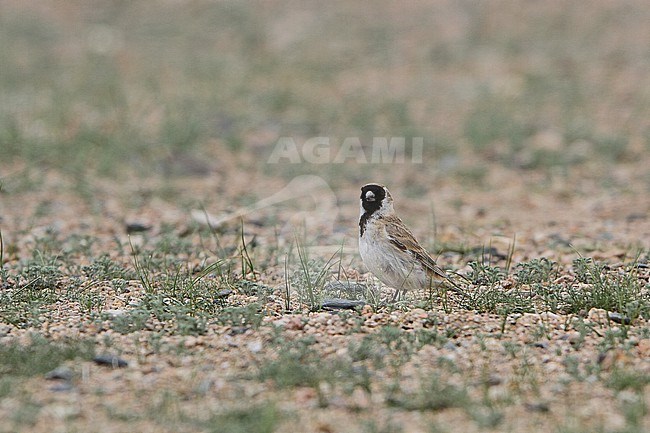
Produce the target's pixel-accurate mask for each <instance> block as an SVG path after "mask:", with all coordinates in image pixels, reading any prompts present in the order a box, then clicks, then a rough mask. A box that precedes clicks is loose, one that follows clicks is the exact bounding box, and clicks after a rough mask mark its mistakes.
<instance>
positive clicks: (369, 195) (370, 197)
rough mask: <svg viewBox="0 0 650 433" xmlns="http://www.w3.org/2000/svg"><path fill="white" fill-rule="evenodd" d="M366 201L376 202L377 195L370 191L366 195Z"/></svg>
mask: <svg viewBox="0 0 650 433" xmlns="http://www.w3.org/2000/svg"><path fill="white" fill-rule="evenodd" d="M366 200H367V201H375V193H374V192H372V191H368V192H367V193H366Z"/></svg>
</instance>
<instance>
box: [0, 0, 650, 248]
mask: <svg viewBox="0 0 650 433" xmlns="http://www.w3.org/2000/svg"><path fill="white" fill-rule="evenodd" d="M648 23H650V6H649V5H648V3H647V2H645V1H626V2H612V1H606V0H595V1H591V2H589V3H588V4H585V3H573V2H569V3H567V2H565V1H561V0H550V1H544V2H538V1H512V0H503V1H490V2H474V1H457V0H450V1H433V2H431V1H408V2H389V1H373V2H349V1H330V2H316V1H275V0H268V1H259V2H253V1H201V0H196V1H155V2H154V1H149V2H143V1H135V2H134V1H109V2H99V1H92V2H88V1H66V2H59V1H42V0H38V1H35V0H34V1H32V0H0V58H2V62H1V65H0V182H1V188H2V189H1V190H0V200H1V201H0V206H1V207H0V214H1V215H2V220H1V221H2V223H3V224H4V225H5V226H9V227H10V228H11V227H13V228H14V229H22V230H26V229H29V228H30V227H31V226H33V225H34V224H37V223H36V222H35V221H37V220H38V219H39V218H41V217H43V216H49V217H52V216H53V215H54V216H55V217H58V218H59V219H62V220H65V223H66V224H67V223H69V220H70V219H73V220H76V219H79V218H81V215H94V217H92V218H91V219H90V221H88V222H87V224H90V225H92V224H95V225H96V226H98V227H100V226H102V225H103V224H109V225H110V222H109V223H107V222H106V219H105V218H104V217H107V216H108V217H109V218H108V220H109V221H112V219H117V220H119V219H123V218H128V215H130V214H132V215H138V216H139V217H140V218H144V219H145V220H147V219H149V220H152V219H160V218H162V219H163V220H174V219H175V218H177V219H178V218H180V217H178V213H179V212H180V214H183V213H184V212H186V211H188V210H190V209H192V208H196V207H198V206H204V207H205V208H206V209H208V210H210V211H211V212H215V213H219V212H225V211H227V210H228V209H232V208H238V207H241V206H246V205H249V204H251V203H255V202H256V201H257V200H260V199H264V198H265V197H267V196H268V195H270V192H275V191H279V190H281V189H282V188H284V187H285V186H286V185H287V184H288V183H289V182H290V181H291V180H292V179H294V178H295V177H296V176H298V175H305V174H310V175H317V176H319V177H321V178H322V179H324V180H325V182H326V184H327V185H328V186H329V188H330V189H331V190H333V191H334V192H335V194H336V195H337V197H338V201H339V206H340V208H341V216H339V218H340V220H339V221H338V223H339V224H340V225H341V226H344V227H346V229H347V228H349V231H347V232H346V236H348V235H350V236H354V232H355V225H356V221H355V219H356V217H357V215H356V212H357V211H356V206H357V199H358V188H359V187H360V186H361V185H362V184H364V183H367V182H370V181H378V182H383V183H385V184H387V185H389V187H390V188H391V190H393V193H394V195H396V196H397V199H398V200H399V206H400V208H401V209H402V211H403V213H404V214H405V219H406V220H407V221H409V222H415V223H421V224H420V227H422V229H421V230H420V232H421V233H420V234H422V232H425V231H429V230H431V226H432V224H433V225H436V224H437V226H436V228H435V230H437V231H438V232H439V233H442V237H441V238H440V239H441V240H442V241H444V239H445V237H444V236H445V233H446V232H445V224H444V223H440V221H444V222H446V223H447V224H451V225H455V226H456V227H460V230H461V232H460V233H458V232H456V231H453V230H451V229H449V230H448V232H447V233H446V236H447V237H448V238H449V239H451V240H456V241H459V242H464V241H465V240H466V239H468V238H469V237H472V236H474V237H476V238H477V239H482V241H483V242H485V239H486V236H489V235H491V234H493V233H500V234H502V235H504V236H505V237H507V238H511V237H512V235H513V234H514V233H520V232H523V233H527V232H530V236H529V238H530V239H533V240H534V239H535V236H542V237H544V236H546V237H549V239H550V236H551V235H553V234H554V233H555V232H554V230H556V229H553V228H550V229H548V230H547V229H544V228H543V227H546V226H549V225H550V226H552V225H553V224H563V223H569V222H570V223H571V224H573V226H572V227H573V229H571V230H573V232H572V233H574V234H576V235H580V230H585V231H588V232H589V235H590V236H591V235H594V236H596V238H598V236H601V235H603V233H604V232H607V233H609V232H612V233H610V234H609V235H607V236H604V237H602V239H601V238H598V239H601V240H603V241H607V242H609V241H613V242H619V243H620V244H621V245H629V243H630V242H636V243H637V244H638V243H639V242H641V243H642V244H643V245H646V244H647V240H648V238H649V237H650V234H649V231H648V217H647V213H648V211H649V206H650V205H649V204H648V192H650V169H649V167H650V157H649V156H648V155H649V150H650V74H649V73H648V71H650V26H649V25H648ZM316 136H324V137H330V138H331V141H332V148H333V149H334V150H333V155H335V154H336V149H337V146H338V145H340V143H341V141H342V140H343V139H344V138H346V137H358V138H359V140H360V142H361V143H362V145H363V146H364V149H367V150H368V155H369V154H370V152H371V146H372V140H373V137H405V138H406V150H407V154H408V152H409V151H410V145H411V143H412V140H411V139H412V138H413V137H422V139H423V143H424V150H423V159H422V161H421V163H420V161H418V162H416V163H411V162H409V160H408V158H407V161H406V162H405V163H399V164H398V163H396V164H373V163H367V164H359V163H358V161H355V160H354V159H348V160H347V161H346V162H345V163H335V162H334V161H332V162H331V163H326V164H310V163H307V162H305V161H302V163H299V164H295V163H290V162H289V161H288V160H286V159H284V160H281V161H280V162H279V163H269V158H270V156H271V155H272V152H273V150H274V148H275V146H276V144H277V143H278V140H279V139H281V138H282V137H291V138H292V139H293V140H295V142H296V144H297V145H298V147H299V148H300V146H301V143H304V141H305V140H307V139H309V138H311V137H316ZM332 159H333V158H332ZM368 159H370V158H368ZM315 199H316V200H318V199H317V196H316V198H315ZM434 203H435V205H434ZM147 212H152V214H150V215H149V214H147ZM66 215H68V216H70V218H68V217H66ZM419 218H420V219H421V221H420V220H419ZM432 219H435V220H436V221H437V223H436V221H434V222H433V223H431V222H430V220H432ZM586 223H589V224H592V223H593V224H596V226H593V227H591V228H589V229H587V228H585V224H586ZM480 227H488V228H487V229H485V231H480V230H482V229H480ZM608 227H609V228H608ZM612 227H614V228H615V229H612ZM416 231H417V230H416ZM564 231H565V232H566V231H567V230H564ZM533 232H535V233H533ZM538 232H540V233H541V234H539V233H538ZM583 234H584V235H585V236H586V235H587V233H583ZM592 237H593V236H592ZM479 242H480V241H479ZM549 242H550V241H549ZM644 243H645V244H644ZM545 245H546V246H548V245H551V244H550V243H547V244H545ZM544 248H545V246H542V247H540V248H539V250H540V251H543V250H544Z"/></svg>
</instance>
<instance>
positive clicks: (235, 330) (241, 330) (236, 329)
mask: <svg viewBox="0 0 650 433" xmlns="http://www.w3.org/2000/svg"><path fill="white" fill-rule="evenodd" d="M249 329H250V328H249V327H248V326H233V327H232V328H230V331H228V334H229V335H240V334H245V333H246V331H248V330H249Z"/></svg>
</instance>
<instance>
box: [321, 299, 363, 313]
mask: <svg viewBox="0 0 650 433" xmlns="http://www.w3.org/2000/svg"><path fill="white" fill-rule="evenodd" d="M364 305H366V303H365V302H364V301H353V300H350V299H339V298H333V299H325V300H324V301H323V304H322V307H323V309H324V310H356V309H357V308H363V306H364Z"/></svg>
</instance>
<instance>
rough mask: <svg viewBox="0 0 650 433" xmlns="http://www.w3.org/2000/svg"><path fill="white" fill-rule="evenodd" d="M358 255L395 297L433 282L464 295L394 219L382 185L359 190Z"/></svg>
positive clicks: (395, 218)
mask: <svg viewBox="0 0 650 433" xmlns="http://www.w3.org/2000/svg"><path fill="white" fill-rule="evenodd" d="M359 252H360V254H361V258H362V259H363V261H364V263H365V264H366V266H367V267H368V269H369V270H370V271H371V272H372V273H373V274H374V275H375V276H376V277H377V278H379V279H380V280H381V281H382V282H383V283H384V284H386V285H387V286H390V287H393V288H395V289H396V290H397V292H396V296H397V295H398V294H399V293H400V292H401V291H405V290H417V289H424V288H426V287H429V286H430V285H431V284H432V282H433V281H434V280H435V281H439V282H440V281H442V282H445V283H448V286H449V289H450V290H453V291H454V292H456V293H459V294H463V295H464V292H463V291H462V290H461V289H460V288H459V287H458V286H457V285H456V284H455V283H454V282H453V281H451V279H450V278H449V276H448V275H447V273H446V272H445V271H444V270H443V269H442V268H440V266H438V264H437V263H436V262H435V260H433V258H431V256H430V255H429V253H428V252H427V251H426V250H425V249H424V248H423V247H422V246H421V245H420V244H419V243H418V241H417V240H416V239H415V236H413V233H411V231H410V230H409V229H408V228H407V227H406V226H405V225H404V222H403V221H402V220H401V219H400V218H399V217H398V216H397V214H396V213H395V210H394V209H393V198H392V196H391V194H390V192H389V191H388V189H387V188H386V187H385V186H383V185H379V184H368V185H364V186H363V187H362V188H361V215H360V218H359Z"/></svg>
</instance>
